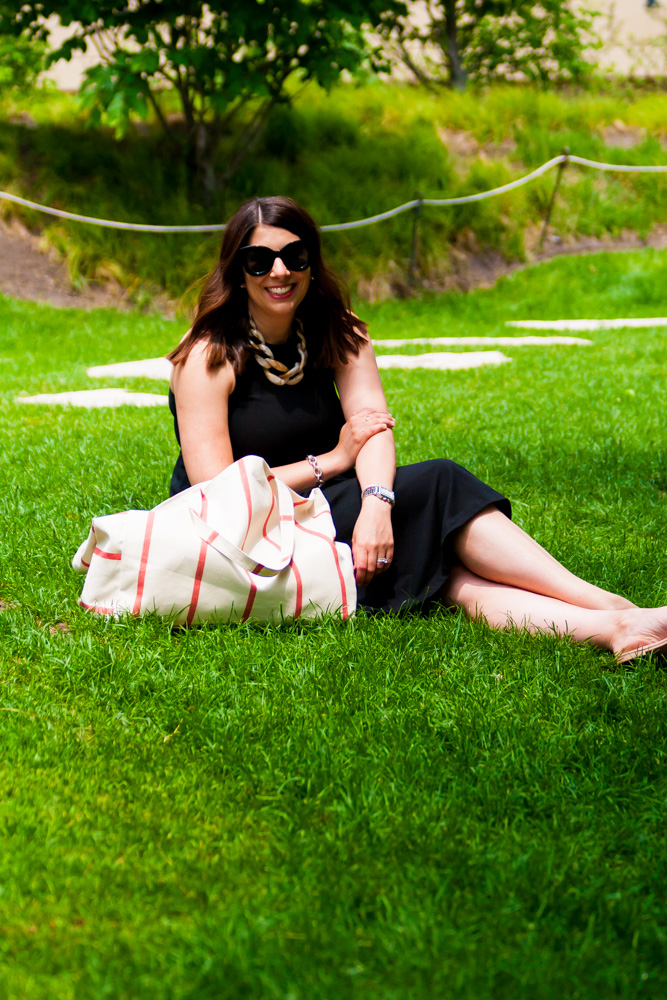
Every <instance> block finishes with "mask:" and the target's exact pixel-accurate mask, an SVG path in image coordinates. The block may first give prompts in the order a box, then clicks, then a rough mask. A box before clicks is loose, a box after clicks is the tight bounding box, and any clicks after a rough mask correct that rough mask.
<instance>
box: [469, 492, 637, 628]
mask: <svg viewBox="0 0 667 1000" xmlns="http://www.w3.org/2000/svg"><path fill="white" fill-rule="evenodd" d="M454 548H455V551H456V554H457V556H458V558H459V559H460V560H461V562H462V563H463V565H464V566H465V567H466V568H467V569H469V570H470V571H471V572H472V573H474V574H475V575H476V576H478V577H481V578H482V579H484V580H490V581H492V582H493V583H502V584H506V585H508V586H512V587H518V588H519V589H520V590H529V591H532V593H534V594H541V595H544V596H545V597H552V598H555V599H556V600H559V601H564V602H565V603H566V604H568V605H576V606H578V607H580V608H589V609H592V610H597V611H620V610H623V609H624V608H634V607H636V605H634V604H633V603H632V602H631V601H628V600H626V598H625V597H620V596H619V595H618V594H611V593H610V592H609V591H607V590H603V589H602V588H601V587H596V586H595V585H594V584H592V583H587V582H586V581H585V580H582V579H581V578H580V577H578V576H575V575H574V573H571V572H570V571H569V570H568V569H565V567H564V566H563V565H561V563H559V562H558V560H557V559H554V557H553V556H552V555H549V553H548V552H547V551H546V549H543V548H542V546H541V545H540V544H539V542H536V541H535V539H534V538H531V537H530V535H527V534H526V532H525V531H523V529H522V528H520V527H519V526H518V525H517V524H514V522H513V521H510V519H509V518H508V517H505V515H504V514H502V513H501V512H500V511H499V510H498V508H497V507H486V508H485V509H484V510H483V511H481V512H480V513H479V514H477V515H476V517H473V518H472V520H470V521H468V523H467V524H465V525H464V526H463V528H461V530H460V531H459V533H458V535H457V537H456V540H455V543H454Z"/></svg>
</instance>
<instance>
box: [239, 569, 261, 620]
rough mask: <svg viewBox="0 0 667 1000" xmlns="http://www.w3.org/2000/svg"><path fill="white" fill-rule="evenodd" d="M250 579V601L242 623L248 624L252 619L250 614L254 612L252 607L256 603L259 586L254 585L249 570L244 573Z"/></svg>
mask: <svg viewBox="0 0 667 1000" xmlns="http://www.w3.org/2000/svg"><path fill="white" fill-rule="evenodd" d="M243 572H244V573H245V575H246V576H247V577H248V583H249V584H250V593H249V594H248V600H247V601H246V606H245V611H244V612H243V617H242V618H241V621H242V622H247V621H248V618H250V612H251V611H252V606H253V604H254V603H255V595H256V594H257V584H256V583H253V579H252V577H251V576H250V573H249V572H248V570H247V569H246V570H244V571H243Z"/></svg>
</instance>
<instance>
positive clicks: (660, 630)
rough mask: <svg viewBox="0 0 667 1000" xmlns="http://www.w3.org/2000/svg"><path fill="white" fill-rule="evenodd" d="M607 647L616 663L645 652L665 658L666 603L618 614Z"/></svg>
mask: <svg viewBox="0 0 667 1000" xmlns="http://www.w3.org/2000/svg"><path fill="white" fill-rule="evenodd" d="M611 648H612V651H613V653H614V656H615V657H616V660H617V661H618V662H619V663H630V662H631V661H632V660H635V659H637V657H639V656H647V655H648V654H649V653H656V654H657V655H659V656H660V657H661V658H667V606H665V607H662V608H637V609H636V610H630V611H628V612H627V613H626V614H624V615H622V616H621V617H620V619H619V624H618V627H617V629H616V630H615V632H614V636H613V640H612V646H611Z"/></svg>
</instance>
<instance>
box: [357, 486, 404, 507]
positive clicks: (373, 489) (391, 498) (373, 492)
mask: <svg viewBox="0 0 667 1000" xmlns="http://www.w3.org/2000/svg"><path fill="white" fill-rule="evenodd" d="M366 497H377V498H378V500H384V502H385V503H388V504H390V505H391V506H392V507H393V506H394V504H395V503H396V494H395V493H394V491H393V490H388V489H387V487H386V486H367V487H366V489H365V490H364V492H363V493H362V494H361V499H362V500H365V499H366Z"/></svg>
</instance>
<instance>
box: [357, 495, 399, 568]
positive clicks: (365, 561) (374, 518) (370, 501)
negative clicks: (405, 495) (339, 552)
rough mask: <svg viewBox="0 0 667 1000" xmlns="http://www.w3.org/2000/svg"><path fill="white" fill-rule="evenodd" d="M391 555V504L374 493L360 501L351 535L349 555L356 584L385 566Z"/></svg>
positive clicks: (392, 548) (389, 561)
mask: <svg viewBox="0 0 667 1000" xmlns="http://www.w3.org/2000/svg"><path fill="white" fill-rule="evenodd" d="M393 557H394V532H393V530H392V527H391V507H390V505H389V504H388V503H385V502H384V501H383V500H378V498H377V497H373V496H371V497H367V498H366V500H364V501H363V503H362V505H361V513H360V514H359V517H358V518H357V523H356V524H355V526H354V533H353V535H352V558H353V560H354V571H355V577H356V581H357V586H359V587H363V586H365V585H366V584H367V583H370V581H371V580H372V579H373V577H374V576H375V574H376V573H382V572H384V570H387V569H389V567H390V566H391V561H392V559H393ZM382 560H386V562H383V561H382Z"/></svg>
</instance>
